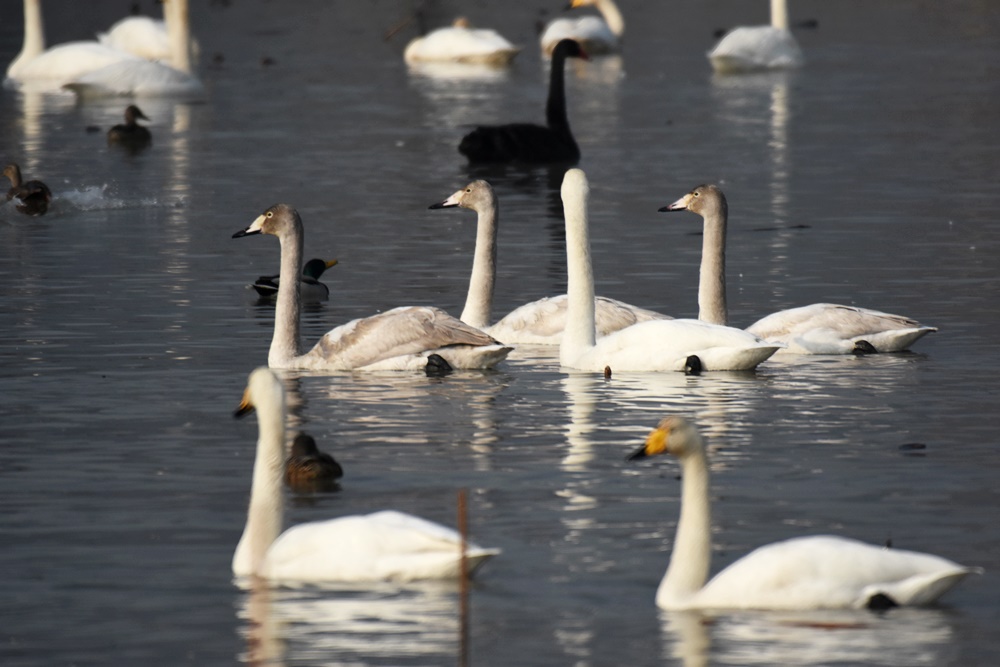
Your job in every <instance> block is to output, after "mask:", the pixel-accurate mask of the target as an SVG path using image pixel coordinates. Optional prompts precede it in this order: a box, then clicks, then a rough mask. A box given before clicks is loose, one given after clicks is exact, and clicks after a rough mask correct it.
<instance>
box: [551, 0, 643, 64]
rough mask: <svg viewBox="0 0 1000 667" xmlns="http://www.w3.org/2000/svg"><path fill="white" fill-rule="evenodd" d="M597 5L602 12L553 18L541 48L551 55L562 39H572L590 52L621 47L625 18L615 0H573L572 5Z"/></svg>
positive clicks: (604, 51) (572, 6)
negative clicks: (593, 14) (592, 14)
mask: <svg viewBox="0 0 1000 667" xmlns="http://www.w3.org/2000/svg"><path fill="white" fill-rule="evenodd" d="M591 6H592V7H596V8H597V10H598V11H599V12H600V13H601V16H599V17H598V16H582V17H579V18H558V19H555V20H553V21H551V22H550V23H549V24H548V26H546V28H545V30H544V31H543V32H542V36H541V37H540V38H539V42H540V44H541V47H542V52H543V53H545V54H546V55H551V53H552V50H553V49H554V48H555V47H556V44H558V43H559V42H560V41H561V40H563V39H572V40H574V41H576V42H578V43H579V44H580V46H582V47H583V50H584V51H586V52H587V53H588V54H590V55H600V54H604V53H613V52H615V51H617V50H618V49H620V48H621V40H622V35H624V33H625V20H624V19H623V18H622V15H621V12H620V11H619V9H618V5H616V4H615V2H614V0H572V2H571V3H570V8H574V9H575V8H577V7H591Z"/></svg>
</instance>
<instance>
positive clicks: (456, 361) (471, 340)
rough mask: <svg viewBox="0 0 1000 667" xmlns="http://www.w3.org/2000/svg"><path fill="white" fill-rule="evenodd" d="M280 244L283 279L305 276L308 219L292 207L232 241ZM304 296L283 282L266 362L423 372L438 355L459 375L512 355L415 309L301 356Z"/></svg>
mask: <svg viewBox="0 0 1000 667" xmlns="http://www.w3.org/2000/svg"><path fill="white" fill-rule="evenodd" d="M253 234H270V235H272V236H276V237H278V241H279V243H280V245H281V265H280V275H283V276H297V275H299V274H301V273H302V243H303V236H304V233H303V229H302V219H301V218H300V217H299V213H298V211H296V210H295V208H293V207H292V206H289V205H288V204H276V205H274V206H271V207H270V208H268V209H267V210H266V211H264V212H263V213H262V214H261V215H259V216H258V217H257V218H256V219H255V220H254V221H253V222H252V223H250V225H249V226H248V227H247V228H246V229H243V230H240V231H238V232H236V233H235V234H233V238H241V237H243V236H250V235H253ZM301 303H302V299H301V294H300V289H299V281H298V280H287V281H281V282H280V283H279V285H278V298H277V303H276V304H275V309H274V336H273V337H272V339H271V349H270V351H269V352H268V356H267V363H268V365H269V366H270V367H272V368H290V369H303V370H326V371H338V370H424V369H425V368H426V366H427V360H428V356H429V355H430V356H433V355H434V354H437V355H439V356H440V357H441V358H443V359H444V360H445V361H447V363H448V365H450V366H451V367H452V368H454V369H483V368H492V367H493V366H495V365H496V364H498V363H499V362H501V361H502V360H504V359H505V358H506V357H507V355H508V354H509V353H510V351H511V350H512V349H513V348H510V347H507V346H505V345H503V344H501V343H499V342H497V341H496V340H495V339H493V338H492V337H491V336H488V335H486V334H484V333H483V332H482V331H479V330H478V329H475V328H473V327H470V326H469V325H467V324H465V323H464V322H462V321H460V320H458V319H456V318H454V317H452V316H450V315H448V313H446V312H444V311H443V310H440V309H438V308H431V307H424V306H410V307H405V306H404V307H400V308H394V309H392V310H387V311H385V312H383V313H379V314H378V315H372V316H371V317H366V318H362V319H357V320H353V321H351V322H348V323H347V324H344V325H342V326H339V327H337V328H336V329H332V330H331V331H329V332H327V333H326V335H325V336H323V337H322V338H321V339H320V341H319V342H318V343H316V345H315V346H314V347H313V348H312V349H311V350H309V351H308V352H306V353H305V354H300V352H299V313H300V310H301Z"/></svg>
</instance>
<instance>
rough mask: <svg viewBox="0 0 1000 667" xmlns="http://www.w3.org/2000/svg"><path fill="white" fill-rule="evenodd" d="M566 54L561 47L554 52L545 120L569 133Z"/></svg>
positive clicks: (554, 127) (554, 128)
mask: <svg viewBox="0 0 1000 667" xmlns="http://www.w3.org/2000/svg"><path fill="white" fill-rule="evenodd" d="M565 64H566V55H565V54H564V53H563V52H562V50H561V49H556V51H555V52H554V53H553V54H552V62H551V63H550V64H549V97H548V100H547V101H546V103H545V122H546V123H548V126H549V128H551V129H553V130H559V131H561V132H566V133H569V131H570V129H569V117H568V116H567V115H566V74H565V71H564V70H565Z"/></svg>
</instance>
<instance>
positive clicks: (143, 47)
mask: <svg viewBox="0 0 1000 667" xmlns="http://www.w3.org/2000/svg"><path fill="white" fill-rule="evenodd" d="M97 41H98V42H100V43H101V44H104V45H105V46H110V47H111V48H113V49H118V50H119V51H125V52H126V53H131V54H132V55H134V56H138V57H139V58H143V59H145V60H170V55H171V52H170V36H169V31H168V28H167V22H166V21H164V20H162V19H154V18H151V17H149V16H126V17H125V18H123V19H121V20H119V21H116V22H115V23H114V24H113V25H112V26H111V27H110V28H108V31H107V32H101V33H98V34H97Z"/></svg>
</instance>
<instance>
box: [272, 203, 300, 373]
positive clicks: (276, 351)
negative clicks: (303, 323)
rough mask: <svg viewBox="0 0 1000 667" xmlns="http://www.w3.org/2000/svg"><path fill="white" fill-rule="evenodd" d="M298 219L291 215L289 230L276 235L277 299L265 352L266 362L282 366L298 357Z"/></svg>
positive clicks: (275, 366)
mask: <svg viewBox="0 0 1000 667" xmlns="http://www.w3.org/2000/svg"><path fill="white" fill-rule="evenodd" d="M302 235H303V232H302V221H301V220H300V219H299V217H298V215H295V216H294V218H293V221H292V225H291V227H290V228H289V229H286V230H283V232H282V233H281V234H280V235H279V236H278V240H279V241H280V242H281V266H280V268H279V272H280V274H279V278H278V298H277V302H276V303H275V306H274V336H273V337H272V338H271V349H270V350H269V351H268V354H267V365H268V366H270V367H271V368H283V367H286V366H287V365H288V362H289V361H290V360H291V359H294V358H295V357H297V356H299V317H300V314H301V311H302V297H301V294H300V284H299V283H300V281H299V276H300V275H301V274H302V244H303V239H302Z"/></svg>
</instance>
